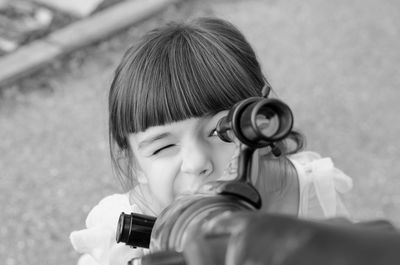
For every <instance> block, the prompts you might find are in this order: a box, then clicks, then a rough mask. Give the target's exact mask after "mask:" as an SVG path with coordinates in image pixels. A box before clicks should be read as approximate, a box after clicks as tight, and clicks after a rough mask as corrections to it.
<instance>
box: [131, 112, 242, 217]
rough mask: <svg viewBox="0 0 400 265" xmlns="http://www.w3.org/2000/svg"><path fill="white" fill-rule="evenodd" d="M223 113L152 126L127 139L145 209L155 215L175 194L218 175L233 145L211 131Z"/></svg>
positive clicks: (232, 150) (184, 191) (225, 164)
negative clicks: (144, 194)
mask: <svg viewBox="0 0 400 265" xmlns="http://www.w3.org/2000/svg"><path fill="white" fill-rule="evenodd" d="M226 114H227V112H226V111H223V112H220V113H218V114H216V115H214V116H210V117H205V118H192V119H187V120H183V121H179V122H175V123H171V124H167V125H162V126H154V127H150V128H148V129H147V130H146V131H144V132H140V133H135V134H131V135H130V136H129V142H130V145H131V147H132V151H133V154H134V157H135V159H136V166H137V168H136V169H135V170H136V172H135V173H136V175H137V176H138V181H139V185H141V188H142V190H145V191H148V194H149V195H150V196H151V200H152V201H151V202H148V203H150V204H151V205H149V206H150V207H151V208H153V210H154V211H155V212H156V213H157V214H158V213H160V212H161V211H162V210H163V209H164V208H165V207H167V206H168V205H169V204H170V203H171V202H172V201H173V200H174V198H176V197H177V196H178V195H181V194H186V193H189V194H190V193H193V192H194V191H196V190H197V189H198V188H199V186H200V185H201V184H203V183H205V182H209V181H212V180H217V179H219V178H220V177H221V176H222V173H223V172H224V169H225V168H226V167H227V165H228V163H229V161H230V159H231V157H232V155H233V153H234V150H235V144H233V143H226V142H223V141H222V140H221V139H220V138H219V137H218V135H217V133H216V130H215V128H216V125H217V122H218V121H219V119H220V118H222V117H223V116H225V115H226Z"/></svg>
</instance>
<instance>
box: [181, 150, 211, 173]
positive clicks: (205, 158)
mask: <svg viewBox="0 0 400 265" xmlns="http://www.w3.org/2000/svg"><path fill="white" fill-rule="evenodd" d="M181 172H182V173H183V174H185V175H191V176H194V177H201V178H207V177H208V176H210V174H211V173H212V172H213V163H212V159H211V154H209V153H208V152H207V148H206V146H204V144H203V145H202V144H201V143H200V144H197V145H191V146H190V147H189V148H186V149H185V150H182V165H181Z"/></svg>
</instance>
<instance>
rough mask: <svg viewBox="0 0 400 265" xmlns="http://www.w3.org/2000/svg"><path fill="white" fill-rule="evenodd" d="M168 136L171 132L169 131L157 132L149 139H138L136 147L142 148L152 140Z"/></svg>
mask: <svg viewBox="0 0 400 265" xmlns="http://www.w3.org/2000/svg"><path fill="white" fill-rule="evenodd" d="M169 136H171V133H169V132H166V133H161V134H157V135H155V136H152V137H150V138H149V139H145V140H143V141H140V142H139V144H138V147H139V149H142V148H144V147H146V146H148V145H149V144H151V143H153V142H154V141H157V140H160V139H163V138H167V137H169Z"/></svg>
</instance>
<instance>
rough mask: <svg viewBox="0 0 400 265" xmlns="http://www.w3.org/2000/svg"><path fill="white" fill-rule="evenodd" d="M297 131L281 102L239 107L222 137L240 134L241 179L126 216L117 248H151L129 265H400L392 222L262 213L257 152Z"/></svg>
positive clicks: (223, 124)
mask: <svg viewBox="0 0 400 265" xmlns="http://www.w3.org/2000/svg"><path fill="white" fill-rule="evenodd" d="M292 125H293V116H292V112H291V111H290V108H289V107H288V106H287V105H286V104H284V103H283V102H281V101H279V100H276V99H266V98H249V99H247V100H244V101H241V102H239V103H238V104H236V105H235V106H234V107H233V108H232V109H231V110H230V111H229V113H228V115H227V116H226V117H223V118H222V119H221V120H220V122H219V125H218V128H217V131H218V133H219V135H220V137H221V139H223V140H225V141H232V140H233V139H232V137H231V133H233V135H234V136H235V137H236V138H237V139H239V141H240V142H241V143H242V145H243V146H242V149H241V153H240V155H239V161H238V167H239V168H238V177H237V179H235V180H233V181H215V182H213V183H207V184H206V185H205V186H204V187H203V188H202V189H200V190H199V192H198V193H196V194H193V195H186V196H183V197H180V198H177V199H176V200H175V201H174V202H173V203H172V204H171V205H170V206H169V207H167V208H166V209H165V210H164V211H163V212H162V213H161V214H160V216H158V217H157V219H155V218H154V217H149V216H144V215H140V214H135V213H132V214H124V213H122V214H121V216H120V220H119V222H118V229H117V235H116V236H117V242H124V243H126V244H128V245H130V246H132V247H144V248H149V249H150V254H147V255H145V256H143V257H140V258H136V259H132V260H131V261H129V262H128V264H129V265H135V264H142V265H243V264H265V265H320V264H321V265H322V264H323V265H339V264H340V265H398V264H400V233H399V232H398V231H397V230H396V229H395V227H394V226H393V225H392V224H390V223H389V222H387V221H385V220H381V221H373V222H363V223H352V222H350V221H348V220H346V219H330V220H326V221H306V220H302V219H299V218H296V217H291V216H287V215H278V214H271V213H263V212H261V211H260V210H259V208H260V207H261V199H260V195H259V193H258V192H257V190H256V189H255V188H254V187H253V185H252V184H251V183H250V180H249V176H251V170H252V168H251V164H252V155H253V151H254V150H255V149H257V148H260V147H265V146H272V147H273V146H274V144H275V143H276V142H277V141H280V140H283V139H284V138H285V137H286V136H287V135H288V134H289V133H290V132H291V129H292ZM272 150H274V149H272ZM276 153H279V152H276Z"/></svg>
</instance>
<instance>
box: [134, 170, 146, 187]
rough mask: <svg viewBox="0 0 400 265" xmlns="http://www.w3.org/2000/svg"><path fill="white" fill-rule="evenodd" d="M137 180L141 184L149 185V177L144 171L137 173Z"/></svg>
mask: <svg viewBox="0 0 400 265" xmlns="http://www.w3.org/2000/svg"><path fill="white" fill-rule="evenodd" d="M136 178H137V181H138V182H139V184H147V177H146V176H145V174H144V173H143V171H142V170H140V169H139V170H138V172H136Z"/></svg>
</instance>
